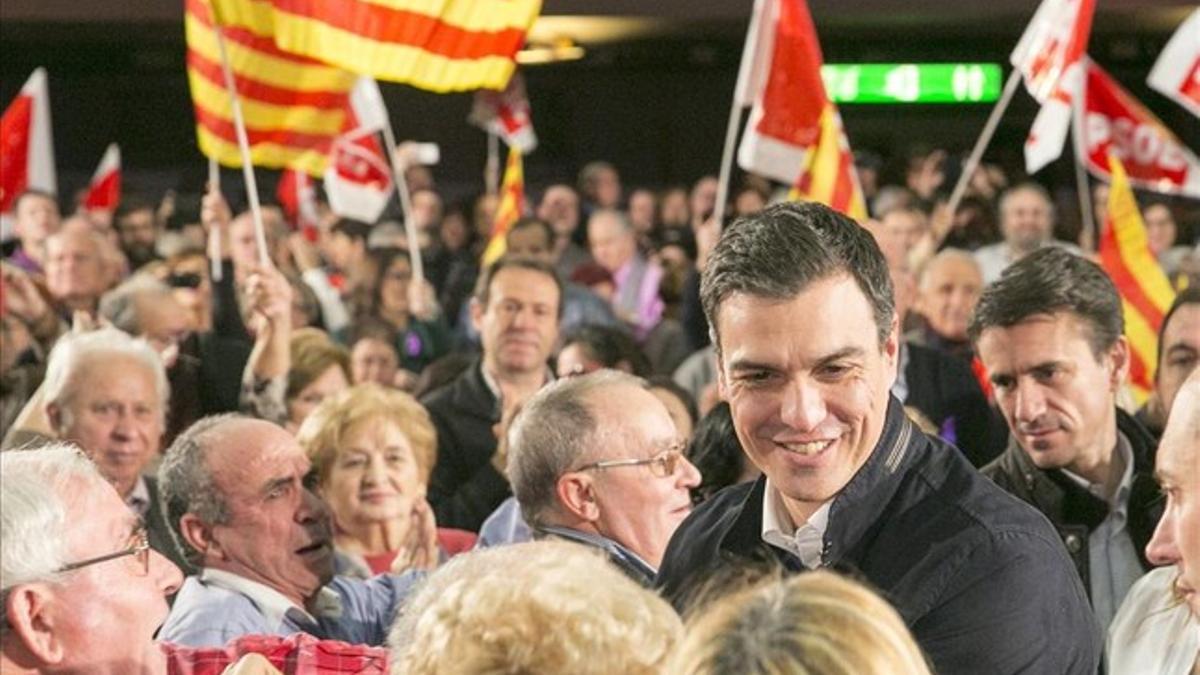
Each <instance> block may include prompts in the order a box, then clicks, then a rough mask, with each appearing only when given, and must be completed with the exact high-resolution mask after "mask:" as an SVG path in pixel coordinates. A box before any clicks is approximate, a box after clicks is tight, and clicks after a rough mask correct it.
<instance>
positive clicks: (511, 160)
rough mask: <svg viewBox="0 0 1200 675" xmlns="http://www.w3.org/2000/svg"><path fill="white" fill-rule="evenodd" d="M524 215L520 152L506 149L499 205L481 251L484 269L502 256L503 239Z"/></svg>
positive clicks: (522, 172)
mask: <svg viewBox="0 0 1200 675" xmlns="http://www.w3.org/2000/svg"><path fill="white" fill-rule="evenodd" d="M523 215H525V170H524V169H523V168H522V164H521V151H520V150H517V149H516V148H514V147H510V148H509V149H508V162H507V163H506V164H505V166H504V180H503V181H501V183H500V204H499V205H497V206H496V215H495V217H494V218H492V234H491V236H490V237H489V238H488V244H487V248H485V249H484V250H483V259H482V261H481V262H482V263H483V266H484V267H487V266H488V265H491V264H492V263H494V262H496V261H497V260H499V259H500V256H502V255H504V251H505V250H507V248H508V245H507V243H505V237H507V236H508V231H509V230H510V229H512V226H513V223H515V222H517V221H518V220H520V219H521V216H523Z"/></svg>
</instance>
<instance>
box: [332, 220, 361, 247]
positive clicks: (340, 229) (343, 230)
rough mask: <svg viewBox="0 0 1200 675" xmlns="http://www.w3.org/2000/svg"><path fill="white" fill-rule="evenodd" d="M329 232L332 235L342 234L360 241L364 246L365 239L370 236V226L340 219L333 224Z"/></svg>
mask: <svg viewBox="0 0 1200 675" xmlns="http://www.w3.org/2000/svg"><path fill="white" fill-rule="evenodd" d="M329 231H330V232H332V233H333V234H344V235H346V236H347V237H349V238H351V239H354V240H361V241H362V242H363V245H364V246H365V245H366V243H367V237H369V236H371V225H370V224H368V223H364V222H363V221H361V220H354V219H353V218H342V219H341V220H339V221H337V222H336V223H334V224H333V227H332V228H330V230H329Z"/></svg>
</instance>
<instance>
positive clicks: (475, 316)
mask: <svg viewBox="0 0 1200 675" xmlns="http://www.w3.org/2000/svg"><path fill="white" fill-rule="evenodd" d="M485 309H486V308H485V307H484V306H483V303H481V302H479V299H478V298H471V326H472V327H474V328H475V332H476V333H482V332H483V312H484V310H485Z"/></svg>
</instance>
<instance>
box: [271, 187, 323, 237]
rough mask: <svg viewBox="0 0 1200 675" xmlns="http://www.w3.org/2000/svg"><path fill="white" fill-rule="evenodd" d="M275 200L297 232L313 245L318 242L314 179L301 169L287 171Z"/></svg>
mask: <svg viewBox="0 0 1200 675" xmlns="http://www.w3.org/2000/svg"><path fill="white" fill-rule="evenodd" d="M275 198H276V199H278V200H279V206H280V207H282V208H283V216H284V217H285V218H287V221H288V222H289V223H291V224H292V225H293V226H294V227H295V229H296V231H297V232H300V233H301V234H302V235H304V238H305V239H307V240H308V241H310V242H312V243H314V244H315V243H316V242H317V221H318V220H319V219H320V216H319V214H318V213H317V194H316V186H315V185H313V181H312V178H311V177H310V176H309V175H308V174H307V173H306V172H304V171H301V170H299V169H285V170H284V171H283V173H282V174H280V176H279V184H278V185H276V187H275Z"/></svg>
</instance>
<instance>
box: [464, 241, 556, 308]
mask: <svg viewBox="0 0 1200 675" xmlns="http://www.w3.org/2000/svg"><path fill="white" fill-rule="evenodd" d="M506 269H522V270H530V271H533V272H538V273H540V274H544V275H546V276H548V277H550V278H551V279H553V280H554V287H555V288H557V289H558V312H557V313H558V316H559V317H560V318H561V317H562V309H563V300H564V298H563V283H562V279H559V278H558V272H557V271H555V269H554V267H553V266H552V265H550V264H548V263H544V262H542V261H541V260H534V259H533V258H522V257H517V256H507V255H506V256H503V257H501V258H500V259H499V260H497V261H496V262H494V263H492V264H491V266H490V267H488V268H487V269H486V270H485V271H484V273H483V274H481V275H479V281H478V283H476V284H475V293H474V297H475V300H476V301H478V302H479V304H480V305H482V306H484V307H487V304H488V300H489V299H491V295H492V281H494V280H495V279H496V275H498V274H500V272H502V271H503V270H506Z"/></svg>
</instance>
